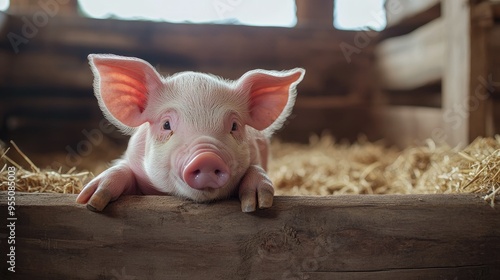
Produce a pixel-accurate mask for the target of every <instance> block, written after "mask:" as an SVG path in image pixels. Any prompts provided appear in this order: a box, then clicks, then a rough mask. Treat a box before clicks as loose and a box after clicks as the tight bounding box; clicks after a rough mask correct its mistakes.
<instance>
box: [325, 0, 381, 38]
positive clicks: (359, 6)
mask: <svg viewBox="0 0 500 280" xmlns="http://www.w3.org/2000/svg"><path fill="white" fill-rule="evenodd" d="M384 2H385V1H384V0H336V1H335V8H334V13H335V14H334V16H333V18H334V20H333V21H334V22H333V25H334V26H335V28H337V29H342V30H368V29H373V30H376V31H380V30H382V29H384V28H385V25H386V18H385V9H384Z"/></svg>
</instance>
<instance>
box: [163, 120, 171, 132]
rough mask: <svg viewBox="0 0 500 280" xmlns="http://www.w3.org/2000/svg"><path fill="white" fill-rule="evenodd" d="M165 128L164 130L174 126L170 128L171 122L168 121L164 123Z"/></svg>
mask: <svg viewBox="0 0 500 280" xmlns="http://www.w3.org/2000/svg"><path fill="white" fill-rule="evenodd" d="M163 129H164V130H171V129H172V128H170V122H169V121H166V122H165V123H164V124H163Z"/></svg>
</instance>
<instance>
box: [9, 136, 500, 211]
mask: <svg viewBox="0 0 500 280" xmlns="http://www.w3.org/2000/svg"><path fill="white" fill-rule="evenodd" d="M12 144H13V143H12ZM13 147H14V148H15V149H16V150H17V152H19V153H20V154H21V155H22V156H23V158H24V159H25V160H26V162H27V163H28V164H29V166H30V169H31V170H27V169H24V168H22V167H21V166H20V165H19V164H17V163H15V162H13V161H12V160H10V159H9V158H8V157H7V156H6V152H4V153H3V154H2V159H4V161H6V163H5V165H4V167H3V168H2V169H1V172H0V177H1V178H2V185H1V186H0V190H6V189H7V183H6V182H7V180H6V178H7V166H8V165H14V166H16V168H17V177H16V178H17V190H18V191H23V192H57V193H79V192H80V191H81V189H82V187H83V186H84V184H85V183H86V182H87V181H88V180H89V179H90V178H91V177H92V176H93V175H92V173H91V172H76V171H75V168H72V169H70V170H69V171H67V172H65V173H61V170H58V171H52V170H40V169H39V168H38V167H36V166H35V165H34V164H33V163H32V162H31V161H30V160H29V158H28V157H26V156H25V155H24V154H22V152H21V151H20V150H19V149H18V148H17V146H15V144H13ZM271 150H272V152H273V155H272V160H271V162H270V166H269V175H270V177H271V179H272V180H273V182H274V184H275V187H276V194H277V195H335V194H422V193H478V194H482V195H483V197H484V198H485V199H486V200H488V201H490V202H491V204H492V205H493V204H494V199H495V196H496V195H498V194H499V189H500V136H497V137H496V138H478V139H476V140H475V141H474V142H473V143H471V144H470V145H469V146H468V147H466V148H465V149H463V150H461V151H457V150H455V149H452V148H450V147H447V146H439V147H438V146H436V145H435V144H434V143H433V142H432V141H427V144H426V145H425V146H418V147H409V148H407V149H404V150H402V151H400V150H397V149H395V148H387V147H385V146H384V145H383V144H382V143H371V142H368V141H366V140H364V139H359V140H358V142H357V143H354V144H342V143H336V142H335V140H334V139H333V138H332V137H330V136H321V137H318V136H315V137H311V139H310V143H309V145H303V144H291V143H283V142H279V141H274V142H273V143H272V148H271ZM99 164H101V163H95V165H96V166H97V165H99Z"/></svg>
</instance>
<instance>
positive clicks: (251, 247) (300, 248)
mask: <svg viewBox="0 0 500 280" xmlns="http://www.w3.org/2000/svg"><path fill="white" fill-rule="evenodd" d="M15 198H16V200H15V202H16V208H15V217H16V218H17V220H16V221H15V229H13V231H11V230H10V229H9V228H7V227H5V226H4V227H1V228H0V234H1V236H2V238H6V237H7V236H13V235H15V262H16V263H15V269H16V272H15V274H12V273H11V272H9V271H8V270H7V267H6V265H7V262H6V260H5V258H6V255H7V254H6V252H10V250H11V248H10V247H8V246H9V245H8V244H7V242H1V243H0V248H1V252H2V254H1V255H2V257H1V258H2V259H1V263H2V269H1V272H0V273H1V277H2V279H12V277H14V279H112V278H118V279H201V278H203V279H389V278H390V279H396V278H397V279H427V278H434V279H436V278H446V279H455V278H458V279H461V277H462V276H463V275H468V276H467V277H471V278H474V277H476V278H478V277H479V278H481V279H483V278H484V277H487V278H485V279H499V277H500V270H499V269H498V267H500V210H499V209H498V207H497V208H492V207H490V206H489V204H487V203H485V202H484V201H483V200H482V199H481V198H480V197H479V196H477V195H380V196H375V195H360V196H332V197H276V200H275V205H274V206H273V207H272V208H271V209H268V210H264V211H257V212H256V213H254V214H245V213H242V212H241V211H240V206H239V202H238V201H236V200H229V201H222V202H216V203H211V204H197V203H193V202H190V201H185V200H182V199H179V198H175V197H168V196H126V197H122V198H120V199H119V200H118V201H116V202H114V203H112V204H110V205H109V206H108V207H107V208H105V210H104V211H103V212H102V213H94V212H90V211H88V210H87V209H86V208H85V207H84V206H81V205H77V204H75V202H74V199H75V195H64V194H23V193H17V194H16V195H15ZM0 218H1V219H2V220H3V221H6V218H7V194H6V193H5V192H3V193H1V194H0ZM119 277H122V278H119Z"/></svg>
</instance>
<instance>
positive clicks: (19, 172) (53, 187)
mask: <svg viewBox="0 0 500 280" xmlns="http://www.w3.org/2000/svg"><path fill="white" fill-rule="evenodd" d="M11 144H12V147H13V148H14V149H15V150H16V151H17V152H18V153H19V154H20V155H21V156H22V157H23V158H24V159H25V161H26V163H27V164H28V165H29V166H30V169H31V170H27V169H24V168H23V167H22V166H20V165H19V164H18V163H16V162H14V161H13V160H11V159H10V158H9V157H8V156H7V152H8V151H9V149H6V150H5V151H3V152H2V156H1V158H2V159H3V160H4V161H6V163H5V164H4V165H3V167H2V169H1V170H0V180H1V182H2V183H1V185H0V190H2V191H6V190H7V189H8V184H7V182H8V168H7V167H8V166H15V167H16V175H15V178H16V191H19V192H46V193H70V194H76V193H80V191H81V190H82V189H83V186H84V184H85V183H87V182H88V181H89V178H91V177H93V175H92V173H91V172H88V171H84V172H76V170H75V169H76V168H72V169H70V170H68V171H67V172H64V173H63V172H62V170H61V169H59V170H57V171H55V170H40V169H39V168H38V167H37V166H35V164H33V162H32V161H31V160H30V159H29V158H28V157H27V156H26V155H25V154H24V153H23V152H22V151H21V150H20V149H19V148H18V147H17V145H16V144H15V143H14V142H11Z"/></svg>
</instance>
